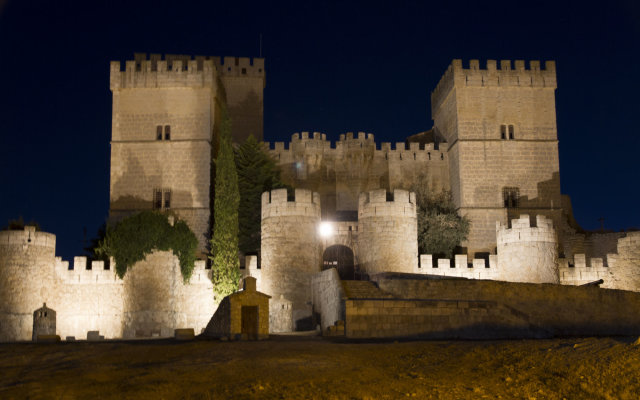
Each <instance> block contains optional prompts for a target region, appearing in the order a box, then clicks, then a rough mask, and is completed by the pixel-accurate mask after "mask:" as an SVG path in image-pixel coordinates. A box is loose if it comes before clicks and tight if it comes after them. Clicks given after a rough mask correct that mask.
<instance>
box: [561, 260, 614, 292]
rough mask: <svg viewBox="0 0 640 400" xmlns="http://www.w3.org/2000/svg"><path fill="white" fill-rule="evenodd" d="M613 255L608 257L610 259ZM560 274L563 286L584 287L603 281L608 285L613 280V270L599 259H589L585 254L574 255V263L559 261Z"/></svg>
mask: <svg viewBox="0 0 640 400" xmlns="http://www.w3.org/2000/svg"><path fill="white" fill-rule="evenodd" d="M611 256H612V255H611V254H609V255H607V258H610V257H611ZM558 274H559V276H560V283H561V284H563V285H584V284H586V283H591V282H595V281H597V280H599V279H602V280H603V281H604V282H606V283H607V284H610V283H611V281H612V280H613V279H612V278H613V273H612V270H611V269H610V268H609V267H607V266H606V265H605V262H604V259H602V258H599V257H594V258H587V257H586V255H585V254H574V256H573V262H571V260H568V259H566V258H560V259H558Z"/></svg>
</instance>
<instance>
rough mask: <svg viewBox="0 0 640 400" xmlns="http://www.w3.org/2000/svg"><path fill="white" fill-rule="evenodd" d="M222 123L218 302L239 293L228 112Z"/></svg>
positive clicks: (216, 215) (215, 268) (215, 244)
mask: <svg viewBox="0 0 640 400" xmlns="http://www.w3.org/2000/svg"><path fill="white" fill-rule="evenodd" d="M222 113H223V114H222V118H221V121H220V147H219V149H218V157H217V158H216V159H215V164H216V165H215V167H216V181H215V198H214V206H213V233H212V235H211V255H210V256H209V258H210V259H211V261H212V265H211V273H212V281H213V290H214V292H215V295H216V296H215V298H216V301H217V302H218V303H219V302H220V301H221V300H222V299H223V298H224V297H225V296H228V295H230V294H231V293H234V292H235V291H237V290H238V285H239V281H240V262H239V259H238V204H239V202H240V194H239V192H238V174H237V172H236V166H235V162H234V157H233V146H232V144H231V120H230V118H229V115H228V113H227V111H226V110H225V109H223V110H222Z"/></svg>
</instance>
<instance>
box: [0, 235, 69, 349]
mask: <svg viewBox="0 0 640 400" xmlns="http://www.w3.org/2000/svg"><path fill="white" fill-rule="evenodd" d="M55 250H56V236H55V235H53V234H51V233H45V232H36V229H35V227H33V226H25V228H24V230H22V231H2V232H0V342H4V341H16V340H31V339H32V330H33V312H34V311H35V310H37V309H39V308H40V307H42V304H43V303H48V304H49V306H50V307H51V308H53V309H55V308H56V305H55V301H53V299H51V298H50V297H51V296H52V295H53V293H51V291H52V290H53V289H54V282H53V279H54V265H55Z"/></svg>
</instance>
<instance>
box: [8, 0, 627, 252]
mask: <svg viewBox="0 0 640 400" xmlns="http://www.w3.org/2000/svg"><path fill="white" fill-rule="evenodd" d="M426 3H427V2H414V1H411V2H404V1H389V2H375V1H366V2H361V3H358V2H342V1H337V2H320V1H303V0H299V1H296V2H292V3H286V4H285V3H281V4H280V5H278V6H275V5H274V4H276V3H273V2H269V1H266V2H261V3H252V2H250V1H237V0H229V1H224V2H222V1H221V2H217V1H208V2H204V3H203V4H200V5H196V4H195V3H192V2H187V1H173V2H170V3H163V2H160V1H154V2H137V1H133V0H131V1H127V2H119V1H109V2H102V1H81V2H70V1H50V0H49V1H28V0H20V1H17V0H0V185H1V186H0V226H2V227H3V226H5V225H6V223H7V222H8V220H9V219H12V218H17V217H18V216H22V217H23V218H24V219H25V220H26V221H29V220H31V219H33V220H35V221H37V222H38V223H39V224H40V225H41V226H42V228H43V230H45V231H48V232H52V233H55V234H56V235H57V238H58V249H57V253H58V255H61V256H63V258H64V259H69V258H71V257H73V256H74V255H80V254H82V247H83V240H84V238H85V233H84V232H85V231H86V238H87V239H89V238H90V237H92V236H94V235H95V233H96V231H97V229H98V226H99V225H101V224H102V223H103V222H104V221H105V219H106V217H107V213H108V202H109V152H110V149H109V141H110V138H111V93H110V91H109V61H110V60H121V61H124V60H130V59H133V53H134V52H147V53H174V54H191V55H196V54H198V55H219V56H225V55H230V56H249V57H254V56H259V54H260V45H259V43H260V40H259V37H260V34H262V55H263V56H264V57H265V58H266V71H267V87H266V89H265V110H264V111H265V121H264V126H265V140H267V141H276V140H277V141H288V140H289V138H290V137H291V134H292V133H294V132H299V131H319V132H324V133H326V134H327V137H328V138H329V139H331V140H334V141H335V140H337V139H338V136H339V134H341V133H344V132H349V131H366V132H371V133H373V134H375V136H376V141H378V142H380V141H390V142H396V141H403V140H404V138H406V137H407V136H409V135H412V134H415V133H418V132H421V131H424V130H427V129H430V128H431V127H432V120H431V112H430V108H431V105H430V93H431V90H433V89H434V88H435V86H436V84H437V82H438V81H439V79H440V77H441V75H442V74H443V73H444V71H445V70H446V68H447V66H448V65H449V64H450V62H451V60H452V59H454V58H461V59H463V60H464V62H465V65H467V64H466V62H468V60H469V59H480V60H481V65H483V64H484V60H486V59H496V60H500V59H512V60H515V59H524V60H556V63H557V74H558V90H557V92H556V101H557V103H556V107H557V117H558V137H559V141H560V144H559V146H560V177H561V184H562V192H563V193H565V194H569V195H570V196H571V197H572V200H573V207H574V213H575V216H576V218H577V220H578V222H579V223H580V224H581V225H582V226H583V227H584V228H585V229H598V228H599V227H600V222H599V221H598V218H600V217H603V218H604V225H605V228H607V229H612V230H621V229H626V228H630V227H640V211H639V208H640V205H639V203H638V197H639V195H640V185H638V180H639V179H638V174H639V172H640V171H639V169H638V165H639V159H640V153H639V150H640V139H638V137H639V135H640V130H639V129H638V127H639V126H640V101H639V99H640V96H639V93H640V51H639V50H640V5H639V3H638V2H637V1H634V0H628V1H623V0H620V1H618V0H613V1H607V2H601V3H600V4H601V6H600V7H591V8H590V6H586V5H585V4H584V2H581V1H580V2H566V3H565V2H561V1H555V2H549V3H546V2H540V1H536V2H517V1H511V2H507V3H503V4H500V3H499V2H480V1H478V2H474V3H468V4H467V3H464V2H459V1H456V2H441V3H449V4H451V5H443V4H439V5H428V4H426ZM489 3H490V4H491V6H489V5H487V4H489Z"/></svg>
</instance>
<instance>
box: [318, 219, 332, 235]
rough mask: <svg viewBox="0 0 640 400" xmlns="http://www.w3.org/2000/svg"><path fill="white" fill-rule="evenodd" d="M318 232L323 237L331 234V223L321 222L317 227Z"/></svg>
mask: <svg viewBox="0 0 640 400" xmlns="http://www.w3.org/2000/svg"><path fill="white" fill-rule="evenodd" d="M318 232H319V233H320V236H322V237H323V238H328V237H330V236H332V235H333V224H331V222H321V223H320V226H319V227H318Z"/></svg>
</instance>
